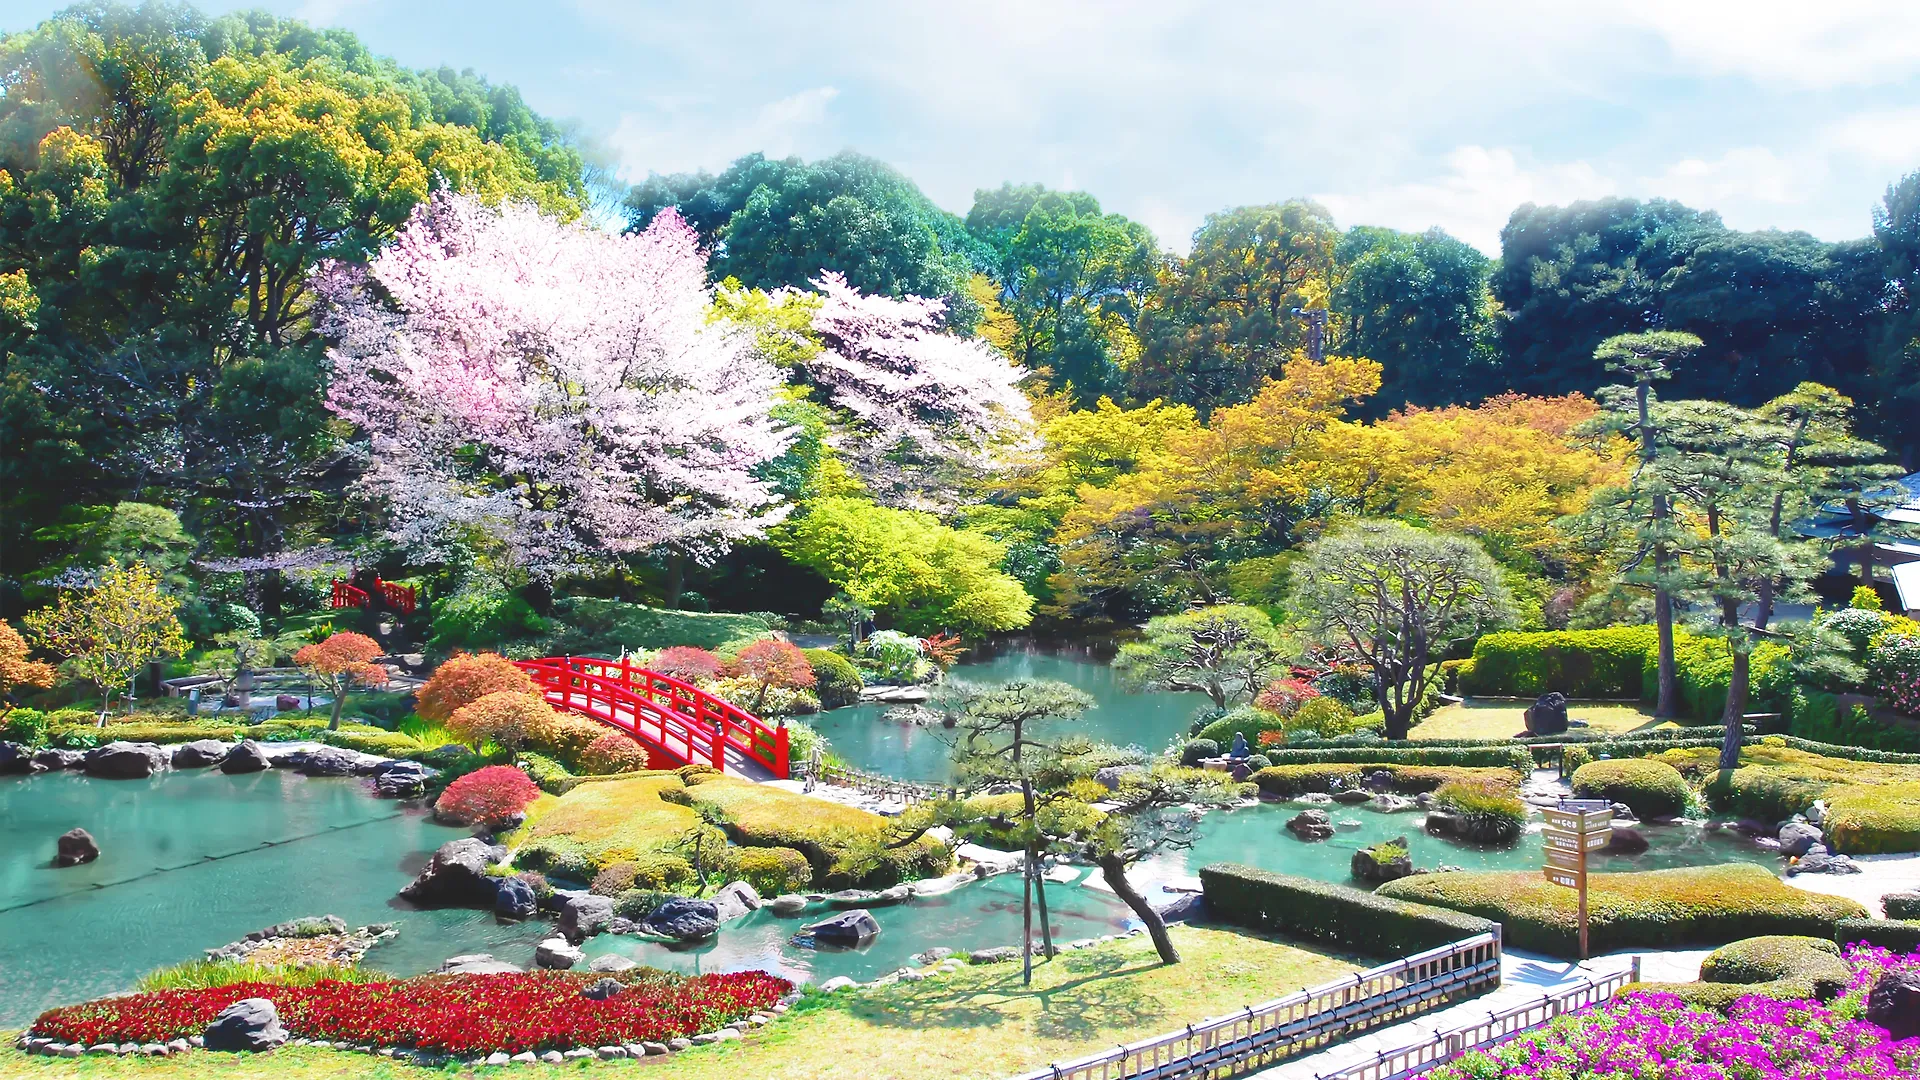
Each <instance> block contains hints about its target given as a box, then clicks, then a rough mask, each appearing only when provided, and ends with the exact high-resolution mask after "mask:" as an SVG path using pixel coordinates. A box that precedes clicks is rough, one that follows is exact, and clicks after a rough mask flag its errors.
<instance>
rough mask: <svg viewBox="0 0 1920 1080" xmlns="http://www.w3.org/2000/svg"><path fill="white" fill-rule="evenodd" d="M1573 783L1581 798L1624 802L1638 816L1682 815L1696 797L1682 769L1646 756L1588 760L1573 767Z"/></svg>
mask: <svg viewBox="0 0 1920 1080" xmlns="http://www.w3.org/2000/svg"><path fill="white" fill-rule="evenodd" d="M1572 783H1573V793H1574V794H1575V795H1577V796H1579V797H1580V798H1583V799H1605V800H1607V801H1608V802H1610V803H1625V804H1626V805H1627V807H1628V809H1630V810H1632V811H1633V813H1634V816H1635V817H1639V818H1671V817H1679V816H1680V814H1681V813H1682V812H1683V811H1685V810H1686V808H1687V804H1688V803H1689V802H1691V801H1693V789H1692V788H1690V787H1688V786H1687V778H1686V777H1684V776H1682V775H1680V770H1679V769H1676V768H1674V767H1673V766H1671V765H1669V764H1667V763H1666V762H1664V761H1652V760H1648V759H1646V758H1628V759H1626V760H1623V761H1593V762H1588V763H1587V764H1585V765H1582V766H1580V767H1579V768H1578V769H1575V770H1574V772H1573V778H1572Z"/></svg>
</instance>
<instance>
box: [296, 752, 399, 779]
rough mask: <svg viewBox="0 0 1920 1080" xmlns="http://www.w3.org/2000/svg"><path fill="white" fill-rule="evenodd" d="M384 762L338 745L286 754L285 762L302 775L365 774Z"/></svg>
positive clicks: (378, 758)
mask: <svg viewBox="0 0 1920 1080" xmlns="http://www.w3.org/2000/svg"><path fill="white" fill-rule="evenodd" d="M385 762H386V759H385V758H382V757H376V756H374V755H372V754H362V753H360V752H359V751H357V750H346V749H343V748H341V747H338V746H322V747H319V748H317V749H313V750H301V751H296V752H294V753H291V754H288V755H287V763H288V764H290V765H292V766H293V767H294V768H295V769H296V770H298V771H299V773H300V774H301V775H302V776H365V775H368V774H370V773H372V772H373V770H374V769H375V768H376V767H377V766H379V765H381V764H384V763H385Z"/></svg>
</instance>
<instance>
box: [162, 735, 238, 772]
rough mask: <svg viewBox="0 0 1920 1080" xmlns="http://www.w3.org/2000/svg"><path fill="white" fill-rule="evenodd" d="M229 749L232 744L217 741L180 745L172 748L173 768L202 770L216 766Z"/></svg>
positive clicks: (201, 741)
mask: <svg viewBox="0 0 1920 1080" xmlns="http://www.w3.org/2000/svg"><path fill="white" fill-rule="evenodd" d="M231 749H233V744H232V743H223V742H221V741H220V740H219V739H195V740H194V741H193V742H190V743H181V744H180V745H179V746H176V747H174V748H173V767H174V768H176V769H204V768H207V767H209V766H212V765H218V764H220V759H221V758H224V757H226V756H227V751H229V750H231Z"/></svg>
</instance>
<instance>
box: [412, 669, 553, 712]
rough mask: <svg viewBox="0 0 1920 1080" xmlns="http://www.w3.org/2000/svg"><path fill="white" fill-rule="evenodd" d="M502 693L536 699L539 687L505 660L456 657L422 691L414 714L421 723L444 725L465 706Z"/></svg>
mask: <svg viewBox="0 0 1920 1080" xmlns="http://www.w3.org/2000/svg"><path fill="white" fill-rule="evenodd" d="M502 690H512V691H516V692H518V693H522V694H535V695H537V694H539V693H540V686H539V684H537V683H535V682H534V681H533V679H532V677H531V676H529V675H528V674H527V673H526V672H524V671H521V670H520V669H519V668H517V667H515V666H513V661H511V660H508V659H507V658H506V657H504V656H500V655H498V654H496V653H455V654H454V655H453V657H452V658H450V659H449V660H448V661H447V662H446V663H444V664H441V665H440V667H439V668H438V669H437V670H435V671H434V673H433V677H432V678H430V679H428V680H427V684H426V685H425V686H422V687H421V688H420V694H419V696H418V698H417V699H416V704H415V705H414V711H415V712H417V713H419V714H420V716H421V718H422V719H425V720H433V721H437V722H439V723H443V724H444V723H446V722H447V721H448V720H450V719H451V718H452V717H453V714H454V712H455V711H456V710H458V709H459V708H460V707H461V706H462V705H466V704H468V703H470V702H474V701H478V700H480V699H481V698H483V697H486V696H487V695H488V694H493V693H498V692H500V691H502Z"/></svg>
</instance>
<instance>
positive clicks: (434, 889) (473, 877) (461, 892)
mask: <svg viewBox="0 0 1920 1080" xmlns="http://www.w3.org/2000/svg"><path fill="white" fill-rule="evenodd" d="M491 854H492V849H490V848H489V847H488V846H487V845H486V844H484V843H482V842H481V841H479V840H474V839H466V840H449V841H447V842H446V843H444V844H442V845H440V850H439V851H436V852H434V853H433V858H432V859H431V860H429V861H428V862H427V865H426V868H425V869H423V870H421V871H420V876H419V877H416V878H414V879H413V881H411V882H410V883H408V885H407V887H406V888H404V889H401V890H400V896H401V897H402V898H403V899H406V900H411V901H413V902H414V903H416V904H419V905H420V906H422V907H492V906H493V905H494V901H495V897H496V896H497V895H498V893H499V891H500V886H499V882H498V881H497V880H496V879H494V878H492V877H489V876H487V860H488V856H489V855H491Z"/></svg>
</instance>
